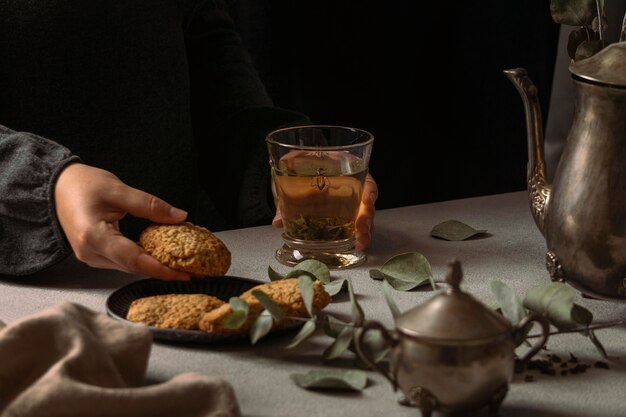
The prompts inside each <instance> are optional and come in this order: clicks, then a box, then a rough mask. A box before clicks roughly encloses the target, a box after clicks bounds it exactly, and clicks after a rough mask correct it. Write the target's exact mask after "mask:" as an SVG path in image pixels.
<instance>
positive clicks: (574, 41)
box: [567, 28, 587, 59]
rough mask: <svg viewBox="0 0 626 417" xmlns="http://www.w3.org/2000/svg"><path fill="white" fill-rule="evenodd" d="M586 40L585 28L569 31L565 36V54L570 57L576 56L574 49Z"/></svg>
mask: <svg viewBox="0 0 626 417" xmlns="http://www.w3.org/2000/svg"><path fill="white" fill-rule="evenodd" d="M586 40H587V31H586V30H585V28H580V29H574V30H572V31H571V32H570V33H569V36H568V38H567V54H568V55H569V57H570V58H572V59H574V58H576V49H578V45H580V44H581V43H583V42H584V41H586Z"/></svg>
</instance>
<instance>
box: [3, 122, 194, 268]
mask: <svg viewBox="0 0 626 417" xmlns="http://www.w3.org/2000/svg"><path fill="white" fill-rule="evenodd" d="M127 213H130V214H132V215H135V216H140V217H144V218H148V219H150V220H153V221H155V222H163V223H176V222H180V221H182V220H184V219H185V216H186V213H184V212H183V211H181V210H178V209H175V208H173V207H172V206H170V205H169V204H167V203H166V202H164V201H162V200H160V199H158V198H156V197H154V196H152V195H150V194H147V193H145V192H143V191H140V190H137V189H134V188H131V187H129V186H127V185H126V184H124V183H122V182H121V181H120V180H119V179H118V178H117V177H116V176H115V175H113V174H111V173H110V172H108V171H104V170H102V169H98V168H94V167H90V166H88V165H85V164H82V163H81V161H80V159H79V158H78V157H77V156H76V155H73V154H72V153H71V151H70V150H68V149H67V148H65V147H63V146H61V145H59V144H58V143H56V142H54V141H51V140H48V139H45V138H43V137H40V136H37V135H34V134H31V133H25V132H15V131H13V130H11V129H8V128H6V127H4V126H1V125H0V253H1V254H2V256H0V275H14V276H15V275H27V274H31V273H35V272H38V271H41V270H43V269H45V268H47V267H49V266H52V265H54V264H55V263H57V262H59V261H61V260H62V259H64V258H65V257H66V256H68V255H69V254H71V253H72V252H74V253H75V254H76V257H77V258H78V260H80V261H82V262H85V263H87V264H88V265H90V266H93V267H97V268H109V269H118V270H121V271H124V272H129V273H136V274H141V275H148V276H153V277H157V278H162V279H189V274H187V273H184V272H179V271H174V270H172V269H170V268H167V267H166V266H164V265H162V264H160V263H159V262H158V261H157V260H156V259H154V258H152V257H151V256H149V255H147V254H146V253H145V252H144V251H143V249H142V248H140V247H139V246H138V245H137V244H136V243H135V242H132V241H131V240H129V239H127V238H125V237H124V236H122V235H121V233H120V232H119V230H118V227H117V222H118V221H119V220H120V219H121V218H122V217H124V216H125V215H126V214H127Z"/></svg>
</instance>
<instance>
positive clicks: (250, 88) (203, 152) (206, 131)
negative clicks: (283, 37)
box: [185, 0, 311, 228]
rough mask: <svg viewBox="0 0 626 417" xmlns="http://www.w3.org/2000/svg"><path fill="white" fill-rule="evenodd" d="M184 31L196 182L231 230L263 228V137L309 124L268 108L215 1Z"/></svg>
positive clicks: (266, 178)
mask: <svg viewBox="0 0 626 417" xmlns="http://www.w3.org/2000/svg"><path fill="white" fill-rule="evenodd" d="M185 33H186V44H187V52H188V54H187V55H188V60H189V68H190V77H191V94H192V96H191V114H192V121H193V127H194V135H195V137H196V142H197V146H198V150H199V153H200V169H201V182H202V184H203V186H204V187H205V189H206V190H207V193H208V194H209V196H210V198H211V200H212V202H213V203H214V204H215V205H216V206H217V208H218V209H219V210H220V212H221V213H222V214H223V215H224V216H225V217H226V218H227V221H228V222H229V223H230V225H231V227H233V228H234V227H247V226H256V225H260V224H269V223H270V222H271V220H272V218H273V216H274V210H275V208H274V205H273V199H272V196H271V192H270V174H269V165H268V157H267V148H266V145H265V142H264V137H265V134H266V133H267V132H269V131H270V130H273V129H275V128H278V127H282V126H286V125H295V124H298V125H299V124H310V123H311V122H310V120H309V118H308V117H307V116H306V115H304V114H302V113H299V112H295V111H291V110H287V109H282V108H277V107H275V106H274V104H273V103H272V100H271V99H270V97H269V96H268V94H267V92H266V90H265V88H264V86H263V84H262V82H261V80H260V79H259V76H258V74H257V72H256V70H255V68H254V67H253V65H252V62H251V59H250V57H249V55H248V53H247V52H246V50H245V49H244V47H243V45H242V42H241V38H240V36H239V35H238V33H237V32H236V30H235V27H234V24H233V21H232V20H231V18H230V16H229V15H228V13H227V11H226V9H225V7H224V6H223V5H221V2H219V1H218V0H216V1H210V2H207V3H206V5H205V6H204V7H203V8H201V9H199V10H196V11H195V13H194V14H193V15H191V16H189V18H188V26H187V28H186V32H185Z"/></svg>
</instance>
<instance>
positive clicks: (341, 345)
mask: <svg viewBox="0 0 626 417" xmlns="http://www.w3.org/2000/svg"><path fill="white" fill-rule="evenodd" d="M353 333H354V329H353V328H352V327H344V328H343V329H342V330H341V331H340V332H339V334H338V335H337V338H336V339H335V341H334V342H333V343H331V345H330V346H328V347H327V348H326V350H324V354H323V355H324V359H335V358H338V357H339V356H341V355H342V354H343V353H344V352H345V351H346V350H348V348H349V347H350V344H351V343H352V336H353Z"/></svg>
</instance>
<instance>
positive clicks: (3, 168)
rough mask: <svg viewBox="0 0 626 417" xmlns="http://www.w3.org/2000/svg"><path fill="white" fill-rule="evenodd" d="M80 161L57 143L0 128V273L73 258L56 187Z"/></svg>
mask: <svg viewBox="0 0 626 417" xmlns="http://www.w3.org/2000/svg"><path fill="white" fill-rule="evenodd" d="M78 161H79V158H78V157H77V156H74V155H72V153H71V152H70V151H69V150H68V149H67V148H65V147H63V146H61V145H59V144H57V143H55V142H53V141H50V140H47V139H44V138H42V137H40V136H37V135H33V134H30V133H23V132H15V131H12V130H11V129H8V128H6V127H4V126H2V125H0V274H5V275H25V274H30V273H34V272H37V271H39V270H41V269H44V268H46V267H48V266H50V265H53V264H54V263H56V262H58V261H60V260H61V259H63V258H64V257H65V256H67V255H68V254H69V253H71V249H70V247H69V244H68V243H67V241H66V239H65V236H64V234H63V230H62V229H61V226H60V224H59V221H58V219H57V217H56V212H55V208H54V184H55V182H56V179H57V177H58V175H59V173H60V172H61V170H62V169H63V168H64V167H65V166H66V165H67V164H69V163H70V162H78Z"/></svg>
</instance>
